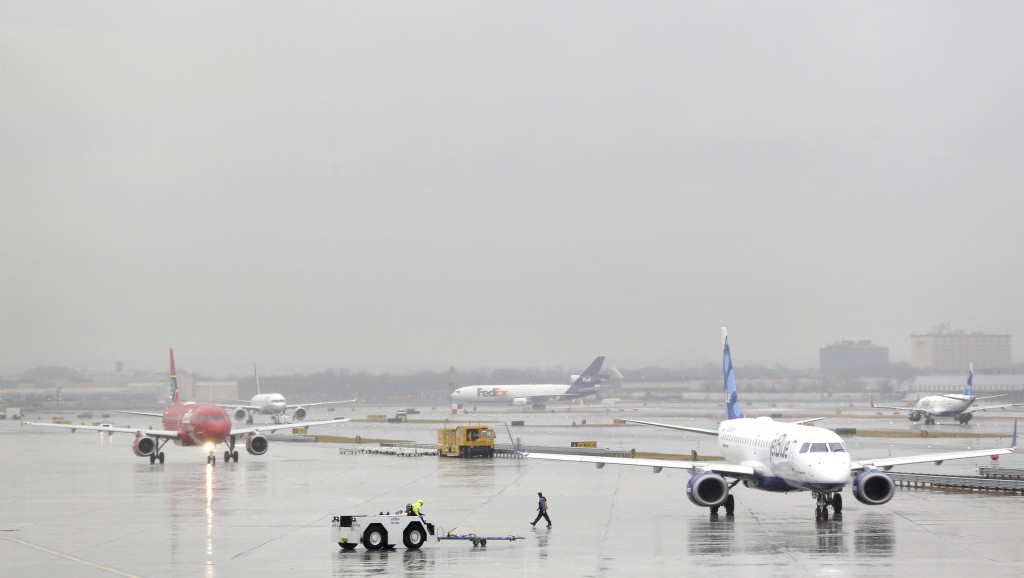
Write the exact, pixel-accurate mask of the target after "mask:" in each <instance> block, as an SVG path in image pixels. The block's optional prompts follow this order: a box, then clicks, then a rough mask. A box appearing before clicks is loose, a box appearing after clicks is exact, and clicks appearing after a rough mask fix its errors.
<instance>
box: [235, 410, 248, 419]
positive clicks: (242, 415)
mask: <svg viewBox="0 0 1024 578" xmlns="http://www.w3.org/2000/svg"><path fill="white" fill-rule="evenodd" d="M248 416H249V412H247V411H245V410H244V409H242V408H238V409H236V410H235V419H237V420H238V421H242V420H243V419H245V418H246V417H248Z"/></svg>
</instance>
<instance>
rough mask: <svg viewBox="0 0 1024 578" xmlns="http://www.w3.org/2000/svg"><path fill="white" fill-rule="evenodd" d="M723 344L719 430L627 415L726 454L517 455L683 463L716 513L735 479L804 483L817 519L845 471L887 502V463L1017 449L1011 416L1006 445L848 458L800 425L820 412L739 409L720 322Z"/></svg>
mask: <svg viewBox="0 0 1024 578" xmlns="http://www.w3.org/2000/svg"><path fill="white" fill-rule="evenodd" d="M722 351H723V358H722V369H723V374H724V377H725V392H726V396H727V398H726V405H725V416H726V419H725V421H722V422H721V423H719V425H718V429H717V430H712V429H703V428H697V427H689V426H681V425H671V424H663V423H652V422H645V421H637V420H626V421H629V422H632V423H640V424H645V425H653V426H658V427H666V428H671V429H676V430H681V431H688V432H695V433H700V434H706V435H712V436H716V437H717V438H718V446H719V449H720V450H721V452H722V456H723V457H724V458H725V461H724V462H715V461H707V462H701V461H686V460H656V459H631V458H605V457H597V456H581V455H560V454H542V453H532V452H527V453H523V455H524V456H525V457H528V458H534V459H543V460H560V461H571V462H588V463H594V464H596V465H597V467H598V468H602V467H604V466H605V465H607V464H619V465H628V466H646V467H650V468H653V469H654V473H658V472H660V471H661V470H662V469H663V468H676V469H684V470H689V471H690V473H691V474H692V477H691V478H690V481H689V482H688V483H687V484H686V497H687V498H689V499H690V501H691V502H693V503H694V504H696V505H697V506H701V507H707V508H710V509H711V513H712V514H713V515H717V513H718V508H719V507H720V506H725V511H726V514H730V515H731V514H732V513H733V509H734V508H735V501H734V498H733V496H732V494H731V493H730V491H729V490H731V489H732V488H733V487H735V486H736V484H738V483H740V482H743V485H745V486H747V487H748V488H754V489H758V490H764V491H769V492H794V491H808V492H811V495H812V496H813V497H814V499H815V500H816V502H817V507H816V508H815V510H814V517H815V519H816V520H824V519H828V515H829V514H828V508H829V507H831V508H832V509H833V511H834V513H835V516H836V517H840V516H841V515H842V510H843V498H842V495H841V493H840V492H841V491H842V489H843V488H844V487H846V485H847V484H848V483H850V482H851V478H852V483H853V496H854V497H855V498H857V500H858V501H860V502H861V503H863V504H867V505H869V506H876V505H880V504H884V503H886V502H888V501H889V500H890V499H892V497H893V494H894V493H895V491H896V486H895V484H894V483H893V481H892V478H890V477H889V476H888V475H886V474H885V473H884V471H888V470H890V469H892V467H893V466H899V465H904V464H916V463H925V462H935V463H936V464H941V463H942V462H944V461H946V460H956V459H964V458H978V457H986V456H996V455H1001V454H1008V453H1011V452H1014V451H1016V448H1017V424H1016V422H1014V425H1013V441H1012V444H1011V446H1010V447H1008V448H998V449H989V450H967V451H959V452H946V453H935V454H926V455H917V456H907V457H898V458H892V457H888V458H877V459H870V460H858V461H854V460H852V459H851V458H850V454H849V453H848V452H847V447H846V444H845V443H844V442H843V439H842V438H841V437H839V435H837V434H836V433H835V432H833V431H830V430H827V429H824V428H818V427H808V426H805V425H802V424H805V423H808V422H811V421H817V420H819V419H824V418H814V419H809V420H803V421H800V422H794V423H782V422H777V421H774V420H772V419H771V418H770V417H757V418H748V417H743V412H742V411H740V406H739V401H738V398H737V394H736V380H735V378H734V376H733V369H732V355H731V354H730V352H729V338H728V336H727V334H726V331H725V328H724V327H723V328H722ZM727 478H731V479H732V481H731V482H730V481H727Z"/></svg>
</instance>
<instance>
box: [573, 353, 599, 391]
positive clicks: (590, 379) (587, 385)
mask: <svg viewBox="0 0 1024 578" xmlns="http://www.w3.org/2000/svg"><path fill="white" fill-rule="evenodd" d="M603 364H604V356H603V355H598V356H597V357H595V358H594V361H591V362H590V365H588V366H587V368H586V369H584V370H583V373H581V374H580V375H579V377H577V378H576V381H574V382H572V385H571V386H569V390H568V391H566V392H565V393H576V392H578V391H581V390H587V389H594V388H596V387H598V386H599V385H600V384H601V365H603Z"/></svg>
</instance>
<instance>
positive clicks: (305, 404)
mask: <svg viewBox="0 0 1024 578" xmlns="http://www.w3.org/2000/svg"><path fill="white" fill-rule="evenodd" d="M355 402H356V398H354V397H353V398H352V399H342V400H339V401H318V402H315V403H295V404H288V405H286V406H284V407H285V408H286V409H295V408H297V407H313V406H317V405H336V404H339V403H355Z"/></svg>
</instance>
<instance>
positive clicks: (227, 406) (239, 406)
mask: <svg viewBox="0 0 1024 578" xmlns="http://www.w3.org/2000/svg"><path fill="white" fill-rule="evenodd" d="M248 403H249V402H243V403H231V404H227V403H215V404H213V405H219V406H221V407H223V408H224V409H244V410H246V411H259V410H261V409H263V408H261V407H257V406H255V405H246V404H248Z"/></svg>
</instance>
